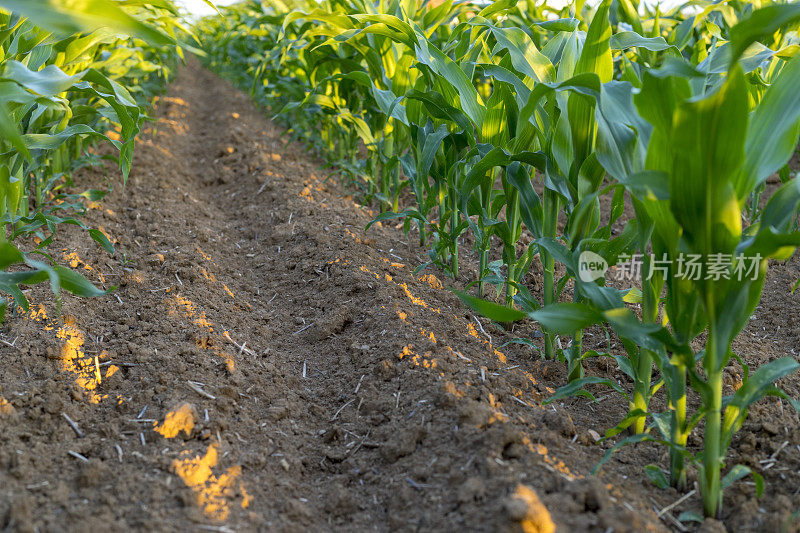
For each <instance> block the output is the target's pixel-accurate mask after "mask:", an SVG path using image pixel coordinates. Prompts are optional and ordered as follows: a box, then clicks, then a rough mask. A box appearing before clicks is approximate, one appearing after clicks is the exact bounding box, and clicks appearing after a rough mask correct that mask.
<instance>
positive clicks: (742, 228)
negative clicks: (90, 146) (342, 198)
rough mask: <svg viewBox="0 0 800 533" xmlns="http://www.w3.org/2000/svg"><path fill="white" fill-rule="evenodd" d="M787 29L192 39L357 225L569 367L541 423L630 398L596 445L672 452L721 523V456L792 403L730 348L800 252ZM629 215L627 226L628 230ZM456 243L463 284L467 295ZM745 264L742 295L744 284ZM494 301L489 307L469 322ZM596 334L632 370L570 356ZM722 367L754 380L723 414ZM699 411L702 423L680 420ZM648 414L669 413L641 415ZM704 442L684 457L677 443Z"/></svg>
mask: <svg viewBox="0 0 800 533" xmlns="http://www.w3.org/2000/svg"><path fill="white" fill-rule="evenodd" d="M798 9H800V8H798V6H797V5H796V4H790V3H782V2H758V3H757V4H756V3H752V2H743V1H731V2H724V3H712V2H709V1H703V0H701V1H693V2H688V3H687V4H684V5H680V6H676V7H674V8H672V9H669V10H663V11H662V9H661V8H660V7H659V6H657V5H656V6H649V5H644V4H640V3H639V2H637V1H635V0H605V1H601V2H594V3H591V4H589V3H586V4H584V3H583V2H575V3H572V4H569V5H567V6H565V7H563V8H555V7H551V6H548V4H547V3H546V2H534V1H532V0H528V1H516V0H501V1H498V2H492V3H489V4H481V5H479V4H472V3H469V2H459V3H454V2H452V1H445V2H436V3H427V2H424V3H419V2H416V1H411V0H393V1H387V0H378V1H375V2H366V1H362V0H327V1H324V2H310V1H305V0H296V1H293V2H286V3H284V2H280V1H264V2H257V1H252V0H251V1H247V2H242V3H240V4H238V5H235V6H232V7H230V8H227V9H225V10H224V11H223V14H224V16H223V17H210V18H207V19H205V20H203V21H202V22H201V23H200V25H199V33H200V36H201V37H200V38H201V40H202V42H203V47H204V49H205V50H206V51H207V54H208V55H207V57H206V64H207V65H208V66H209V67H211V68H212V69H214V70H216V71H217V72H220V73H222V74H224V75H226V76H228V77H230V78H231V79H232V80H233V81H235V82H236V83H238V84H239V85H240V86H242V87H246V88H248V89H249V90H250V91H251V94H252V96H253V98H254V100H255V101H256V102H258V103H260V104H261V105H264V106H265V107H267V108H269V109H270V111H271V113H273V114H274V116H275V119H276V120H278V121H280V122H282V123H283V124H285V125H286V126H287V128H288V133H289V135H291V136H292V137H293V138H295V139H300V140H302V141H304V142H305V143H306V144H307V146H308V147H309V149H312V150H315V151H316V152H317V153H319V154H321V155H322V156H323V157H325V158H326V160H327V161H328V163H329V164H330V165H331V166H332V167H333V168H334V169H335V171H336V173H338V174H339V175H340V176H342V179H343V180H344V181H345V182H347V183H350V184H352V185H354V186H356V187H357V188H358V189H359V190H361V192H362V193H363V194H362V199H363V201H364V202H365V203H373V205H375V204H377V206H378V207H379V208H380V211H381V212H380V214H379V215H378V216H377V217H376V218H375V220H373V221H372V223H371V224H374V223H377V222H381V221H388V220H394V219H402V220H403V221H404V222H403V224H404V229H405V231H406V232H410V231H418V234H419V235H418V236H419V241H420V244H422V245H424V246H428V247H429V249H430V252H429V255H430V262H429V263H426V265H427V264H431V263H433V264H435V265H438V266H439V267H441V268H442V269H444V270H445V272H447V273H448V274H449V275H450V276H451V277H452V278H453V279H456V280H459V281H464V282H465V283H464V285H465V287H466V292H459V296H461V297H462V299H463V300H464V301H465V302H466V303H467V304H468V305H470V306H472V307H473V308H474V309H476V310H477V311H478V312H480V313H482V314H483V315H485V316H488V317H490V318H492V319H493V320H495V321H496V322H498V323H500V324H503V325H508V324H509V323H512V322H514V321H517V320H522V319H525V318H530V319H533V320H534V321H536V322H538V323H539V324H540V325H541V327H542V330H543V334H544V335H543V337H544V346H543V350H542V354H543V356H544V357H546V358H551V359H555V358H558V359H561V360H563V361H564V362H565V363H566V365H567V375H568V384H566V385H565V386H564V387H563V388H562V389H560V390H559V391H557V392H556V394H555V395H554V396H553V398H552V399H553V400H555V399H559V398H564V397H566V396H570V395H573V394H584V395H588V396H591V394H590V392H589V391H588V390H587V388H591V387H596V386H598V385H603V386H607V387H611V388H612V389H614V390H616V391H618V392H619V393H621V394H622V395H623V396H624V397H625V399H626V402H627V405H628V414H627V416H625V418H624V419H623V420H621V421H620V422H619V424H618V425H617V426H616V427H614V428H611V429H609V430H608V432H607V434H606V438H612V437H615V436H616V435H619V434H620V433H622V432H623V431H629V432H630V433H631V435H630V436H628V437H627V438H625V439H623V440H621V441H619V442H618V444H617V445H616V446H615V447H614V448H612V450H615V449H617V447H618V446H621V445H624V444H630V443H634V442H639V441H643V440H650V441H656V442H659V443H661V444H664V445H665V446H667V447H668V449H669V450H670V465H669V470H670V472H669V480H668V481H669V482H671V484H672V485H674V486H676V487H678V488H679V489H684V488H685V485H686V467H685V464H686V461H687V460H688V461H690V462H696V463H697V464H698V465H700V468H701V470H702V476H701V478H702V482H701V493H702V495H703V500H704V510H705V513H706V515H708V516H718V515H719V512H720V509H721V505H722V503H721V502H722V488H724V487H725V486H727V485H729V484H730V483H732V482H733V481H735V480H737V479H739V478H741V477H742V476H744V475H746V474H748V473H749V470H747V469H746V468H744V467H741V466H736V467H733V468H730V469H728V472H727V474H726V475H725V476H724V477H723V476H722V475H721V471H722V468H723V466H724V458H725V455H726V451H727V447H728V444H729V443H730V438H731V436H732V435H733V433H734V432H735V431H737V430H738V429H739V428H740V427H741V424H742V422H743V420H744V418H745V417H746V414H747V408H748V406H749V405H751V404H752V403H753V402H754V401H756V400H757V399H759V398H761V397H763V396H764V395H767V394H769V395H778V396H785V394H784V393H783V392H782V391H780V389H778V388H776V387H775V386H774V385H773V383H774V382H775V381H776V380H777V379H779V378H780V377H782V376H785V375H786V374H787V373H789V372H792V371H793V370H794V369H795V368H796V366H797V362H796V361H794V360H793V359H790V358H783V359H777V360H776V361H773V362H772V363H770V364H768V365H765V366H764V367H762V368H760V369H755V370H753V371H752V372H750V371H749V369H748V368H747V366H746V364H745V363H744V361H741V359H739V358H738V357H737V356H736V355H735V354H733V353H732V352H731V348H730V346H731V343H732V341H733V339H734V338H735V336H736V335H737V334H738V333H739V332H740V331H741V330H742V329H743V328H744V327H745V325H746V324H747V321H748V319H749V317H750V315H751V313H752V310H753V309H754V307H755V305H756V304H757V303H758V300H759V298H760V295H761V287H762V284H763V280H764V276H765V273H766V268H767V261H768V260H769V259H781V258H787V257H789V256H791V254H792V253H793V251H794V249H795V247H796V246H797V245H798V240H797V239H798V234H797V229H798V228H797V218H798V195H797V191H798V189H797V187H798V186H797V183H798V182H797V181H796V180H795V179H794V178H793V171H792V169H791V168H790V167H789V166H788V163H789V160H790V158H791V156H792V154H793V153H794V151H795V149H796V147H797V142H798V134H800V115H798V113H800V102H797V98H798V96H797V94H798V93H797V91H796V89H793V88H792V87H795V88H796V87H797V86H800V80H798V79H797V73H796V71H797V69H798V63H797V61H798V59H796V55H797V52H798V51H800V46H798V33H797V30H798V23H797V20H798ZM770 180H771V181H770ZM768 181H770V183H772V185H776V186H777V185H778V183H777V182H782V184H783V185H782V187H780V188H777V189H776V187H771V188H767V186H766V185H767V183H768ZM767 190H770V191H774V192H772V194H770V195H766V196H769V198H767V197H766V196H765V194H766V191H767ZM626 202H628V207H629V208H630V210H631V211H632V212H633V213H634V214H635V216H627V217H625V219H627V220H626V221H625V223H624V224H623V220H624V219H623V213H624V212H625V210H626ZM601 206H603V208H602V209H601ZM371 224H370V225H371ZM368 227H369V226H368ZM468 241H471V242H472V243H473V246H474V252H475V255H474V258H475V259H474V261H475V266H476V267H477V268H476V270H477V274H476V275H475V276H471V277H470V278H469V279H466V280H463V279H460V278H463V275H462V272H463V268H461V265H463V256H464V255H465V254H464V252H463V249H460V244H462V243H464V242H468ZM586 253H591V254H592V257H596V258H599V260H601V261H602V262H604V263H605V264H607V265H609V266H612V267H613V266H614V265H617V264H619V263H620V262H624V258H625V257H630V256H631V254H642V255H643V257H644V261H643V268H642V271H641V276H640V277H639V278H638V279H637V280H635V281H636V282H635V283H634V284H633V286H629V287H623V288H619V287H618V286H610V285H609V286H607V285H606V280H605V278H604V277H603V276H600V277H592V278H591V279H589V278H585V277H584V276H582V275H581V273H582V268H583V265H582V261H583V260H582V259H581V258H582V257H583V256H584V254H586ZM682 254H690V255H692V256H695V255H696V256H699V257H700V259H701V260H702V261H706V262H708V261H710V260H712V259H715V258H716V259H719V258H720V257H722V258H724V259H725V261H723V264H722V265H721V266H720V267H718V270H720V269H721V270H720V272H722V273H723V274H725V275H724V276H723V275H722V274H719V275H717V274H715V275H714V279H710V280H706V279H705V278H704V277H703V278H702V279H699V280H693V279H686V277H685V273H684V272H683V271H682V270H681V268H682V263H681V261H683V256H682ZM468 257H473V256H469V255H468ZM460 258H461V263H460ZM743 262H750V263H753V264H754V265H755V268H754V269H753V270H752V272H751V274H752V275H751V276H750V277H748V278H746V279H745V278H742V279H739V278H737V279H736V280H734V279H733V277H732V276H731V274H733V273H734V272H736V271H737V268H739V265H740V264H741V263H743ZM426 265H421V266H420V268H423V267H424V266H426ZM534 265H535V266H536V269H537V271H540V272H541V278H542V283H541V290H537V291H532V290H531V288H530V286H529V282H528V280H530V279H531V278H530V276H529V272H530V270H531V267H532V266H534ZM701 273H702V274H703V275H705V274H707V272H706V271H703V272H701ZM473 286H476V288H477V297H476V296H475V295H474V294H469V292H470V291H471V290H472V288H473ZM490 287H495V288H496V294H495V295H494V301H492V300H485V299H483V298H485V297H486V296H487V295H488V294H489V292H490V291H489V288H490ZM570 293H571V294H570ZM569 300H571V301H569ZM598 324H602V325H606V326H608V327H610V330H613V332H614V334H615V336H616V337H617V338H618V339H619V340H620V341H621V344H622V346H623V348H624V353H612V351H611V349H610V348H609V349H608V352H606V353H598V352H597V351H595V350H592V349H588V350H587V349H584V347H583V343H582V331H583V330H584V329H585V328H587V327H590V326H593V325H598ZM562 335H563V336H566V337H568V339H567V340H566V344H562V342H561V337H560V336H562ZM703 336H705V343H704V344H705V348H704V349H701V350H699V351H698V350H697V349H696V345H697V341H698V339H699V338H703ZM523 342H525V343H527V344H529V345H531V344H533V341H532V340H529V339H524V340H523ZM609 344H610V343H609ZM603 356H605V357H610V358H613V360H614V361H615V362H616V363H617V364H618V366H619V368H620V370H621V371H622V372H623V373H624V374H625V375H627V376H628V377H629V378H630V383H629V384H620V383H617V382H616V381H613V380H610V379H607V378H601V377H597V376H585V375H584V371H583V365H582V361H583V360H584V359H585V358H586V357H603ZM732 360H739V361H740V362H741V363H742V364H743V366H744V368H745V374H746V375H745V377H744V379H743V385H742V386H741V387H740V388H739V389H738V390H737V391H735V393H734V394H733V395H732V396H730V397H723V396H722V385H721V375H722V371H723V369H724V368H725V367H726V365H728V364H730V362H731V361H732ZM690 388H691V389H694V390H695V391H697V392H698V394H699V396H700V399H701V403H700V405H699V406H696V407H695V408H691V409H690V406H689V405H687V390H688V389H690ZM659 390H662V391H664V393H665V395H666V398H667V403H668V408H667V410H666V411H664V412H653V411H652V410H651V408H650V403H651V399H652V397H653V396H654V395H655V394H656V393H657V392H658V391H659ZM692 410H693V412H690V411H692ZM701 422H702V424H701ZM703 424H704V427H703V431H704V433H705V438H704V448H703V449H702V450H700V451H698V452H696V453H694V454H692V453H691V452H690V450H688V449H687V438H688V435H689V434H690V433H691V432H692V431H693V430H695V429H697V428H698V426H702V425H703ZM609 455H610V453H609ZM606 460H607V458H606ZM654 468H655V467H654ZM656 470H657V469H656ZM648 472H649V474H651V475H655V474H654V472H655V470H653V469H650V470H648ZM659 472H660V471H659ZM753 474H754V475H756V473H753ZM660 475H663V474H660ZM756 478H757V481H758V480H760V478H758V477H757V476H756ZM759 483H760V481H759ZM759 492H760V491H759Z"/></svg>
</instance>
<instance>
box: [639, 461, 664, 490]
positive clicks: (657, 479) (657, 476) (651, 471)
mask: <svg viewBox="0 0 800 533" xmlns="http://www.w3.org/2000/svg"><path fill="white" fill-rule="evenodd" d="M644 473H645V474H646V475H647V477H648V479H650V481H652V482H653V485H655V486H656V487H658V488H659V489H661V490H666V489H668V488H669V480H668V479H667V476H666V474H664V471H663V470H661V468H659V467H658V466H657V465H647V466H645V467H644Z"/></svg>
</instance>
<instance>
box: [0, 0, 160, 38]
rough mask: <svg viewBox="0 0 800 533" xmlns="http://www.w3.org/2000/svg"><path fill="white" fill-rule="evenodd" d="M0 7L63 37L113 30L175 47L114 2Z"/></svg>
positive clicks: (33, 1) (7, 3)
mask: <svg viewBox="0 0 800 533" xmlns="http://www.w3.org/2000/svg"><path fill="white" fill-rule="evenodd" d="M0 7H4V8H6V9H9V10H11V11H12V12H14V13H19V14H21V15H25V16H26V17H29V18H30V19H31V20H32V21H33V22H34V23H36V24H38V25H40V26H42V27H44V28H47V29H50V30H52V31H55V32H59V33H62V34H71V33H79V32H82V31H94V30H96V29H98V28H104V27H108V28H112V29H113V30H115V31H119V32H122V33H124V34H127V35H132V36H134V37H138V38H140V39H142V40H144V41H147V42H148V43H150V44H152V45H154V46H168V45H173V44H175V39H173V38H171V37H169V36H167V35H165V34H164V33H162V32H161V31H159V30H157V29H156V28H154V27H152V26H148V25H146V24H144V23H142V22H140V21H138V20H137V19H135V18H133V17H132V16H130V15H128V14H127V13H125V11H123V10H122V9H120V7H119V4H118V3H116V2H112V1H111V0H71V1H70V2H69V3H67V4H65V3H64V2H62V1H61V0H0Z"/></svg>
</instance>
